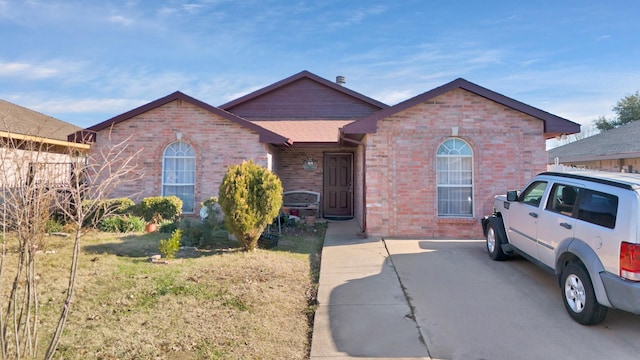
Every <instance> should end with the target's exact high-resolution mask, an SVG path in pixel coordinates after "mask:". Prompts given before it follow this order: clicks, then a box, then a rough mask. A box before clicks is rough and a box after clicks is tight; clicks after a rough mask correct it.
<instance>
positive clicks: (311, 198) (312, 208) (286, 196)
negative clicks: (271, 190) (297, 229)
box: [282, 190, 320, 218]
mask: <svg viewBox="0 0 640 360" xmlns="http://www.w3.org/2000/svg"><path fill="white" fill-rule="evenodd" d="M282 196H283V199H282V207H283V208H287V209H296V210H298V211H299V217H300V218H302V217H303V214H302V212H303V211H304V212H305V213H306V212H313V214H314V215H315V216H316V217H319V216H320V193H319V192H316V191H309V190H292V191H285V192H284V193H283V194H282Z"/></svg>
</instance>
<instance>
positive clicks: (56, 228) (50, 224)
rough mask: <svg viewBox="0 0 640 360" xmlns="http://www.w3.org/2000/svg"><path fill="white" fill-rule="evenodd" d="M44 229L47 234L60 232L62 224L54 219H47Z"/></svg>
mask: <svg viewBox="0 0 640 360" xmlns="http://www.w3.org/2000/svg"><path fill="white" fill-rule="evenodd" d="M44 231H45V232H46V233H47V234H51V233H55V232H62V224H61V223H59V222H58V221H56V220H54V219H49V220H47V222H46V224H44Z"/></svg>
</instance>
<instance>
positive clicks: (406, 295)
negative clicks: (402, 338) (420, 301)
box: [382, 239, 431, 358]
mask: <svg viewBox="0 0 640 360" xmlns="http://www.w3.org/2000/svg"><path fill="white" fill-rule="evenodd" d="M382 243H383V244H384V249H385V251H386V252H387V257H388V258H389V262H390V263H391V267H393V272H394V273H395V274H396V277H397V278H398V283H400V289H402V293H403V294H404V298H405V300H406V301H407V305H409V313H408V314H407V315H405V317H406V318H408V319H411V320H412V321H413V323H414V324H415V325H416V329H417V330H418V339H419V340H420V342H421V343H422V345H424V348H425V349H426V350H427V355H428V356H429V357H430V358H431V352H430V351H429V347H428V346H427V342H426V341H425V338H424V335H423V334H422V329H421V328H420V325H418V321H417V319H416V313H415V310H416V309H415V306H413V303H412V301H411V300H412V299H411V296H409V293H408V291H407V288H406V287H405V286H404V284H403V283H402V278H400V274H399V273H398V268H397V267H396V264H395V263H394V262H393V257H392V256H391V253H390V252H389V248H388V247H387V242H386V241H385V240H384V239H382Z"/></svg>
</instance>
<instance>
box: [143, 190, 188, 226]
mask: <svg viewBox="0 0 640 360" xmlns="http://www.w3.org/2000/svg"><path fill="white" fill-rule="evenodd" d="M139 211H140V216H142V217H143V218H144V219H145V220H146V221H147V222H156V223H158V222H160V221H161V220H170V221H177V220H178V219H179V218H180V214H181V213H182V200H181V199H180V198H179V197H177V196H152V197H148V198H144V199H142V202H140V204H139Z"/></svg>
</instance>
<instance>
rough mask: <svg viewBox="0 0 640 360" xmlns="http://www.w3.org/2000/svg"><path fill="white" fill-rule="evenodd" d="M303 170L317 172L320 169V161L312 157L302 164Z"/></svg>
mask: <svg viewBox="0 0 640 360" xmlns="http://www.w3.org/2000/svg"><path fill="white" fill-rule="evenodd" d="M302 168H303V169H305V170H315V169H316V168H318V161H317V160H316V159H314V158H312V157H311V156H309V158H308V159H306V160H305V161H303V162H302Z"/></svg>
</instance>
